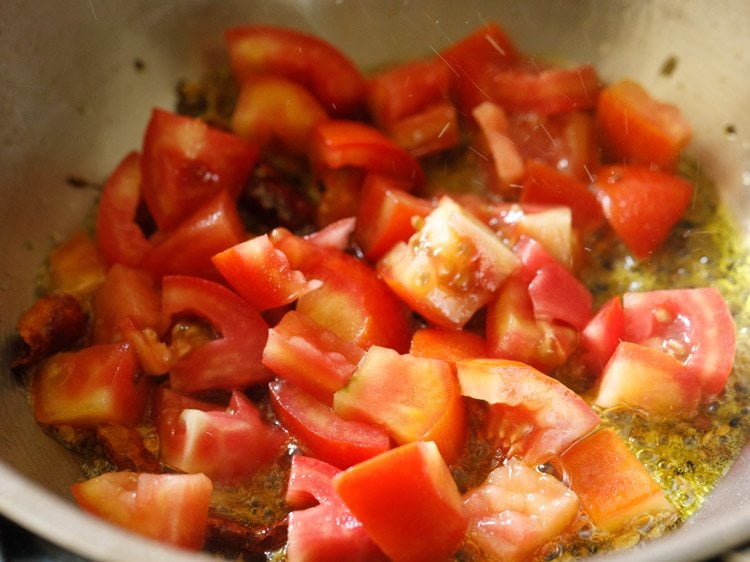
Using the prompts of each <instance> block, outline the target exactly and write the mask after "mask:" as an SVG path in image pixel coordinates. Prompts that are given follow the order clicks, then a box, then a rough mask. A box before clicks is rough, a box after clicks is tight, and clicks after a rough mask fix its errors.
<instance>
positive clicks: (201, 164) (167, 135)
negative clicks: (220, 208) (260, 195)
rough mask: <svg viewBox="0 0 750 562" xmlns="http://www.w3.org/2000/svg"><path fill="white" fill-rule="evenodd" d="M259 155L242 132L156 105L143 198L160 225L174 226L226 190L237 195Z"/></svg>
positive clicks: (149, 129)
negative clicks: (220, 128)
mask: <svg viewBox="0 0 750 562" xmlns="http://www.w3.org/2000/svg"><path fill="white" fill-rule="evenodd" d="M257 156H258V147H257V146H256V145H255V144H253V143H251V142H249V141H247V140H245V139H243V138H241V137H239V136H237V135H234V134H232V133H227V132H225V131H220V130H218V129H213V128H211V127H209V126H208V125H207V124H206V123H205V122H204V121H202V120H200V119H193V118H190V117H184V116H181V115H175V114H173V113H170V112H168V111H164V110H162V109H155V110H154V111H153V113H152V114H151V120H150V121H149V124H148V127H147V128H146V136H145V138H144V141H143V156H142V158H141V168H142V174H143V186H142V190H143V199H144V200H145V201H146V205H147V206H148V210H149V211H150V212H151V215H152V216H153V218H154V221H156V224H157V225H158V227H159V228H160V229H162V230H171V229H172V228H174V227H176V226H177V225H178V224H179V223H180V222H181V221H182V220H183V219H184V218H185V217H186V216H188V215H190V214H191V213H192V212H193V211H195V210H196V209H197V208H198V207H200V206H201V205H202V204H203V203H205V202H206V201H207V200H209V199H211V198H212V197H213V196H214V195H216V194H217V193H218V192H220V191H223V190H226V191H227V193H229V195H230V198H231V199H232V200H236V199H237V197H238V196H239V193H240V190H241V189H242V186H243V185H244V184H245V182H246V181H247V180H248V178H249V177H250V173H251V171H252V169H253V166H254V165H255V160H256V158H257Z"/></svg>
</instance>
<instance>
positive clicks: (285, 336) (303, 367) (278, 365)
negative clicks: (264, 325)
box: [263, 310, 364, 405]
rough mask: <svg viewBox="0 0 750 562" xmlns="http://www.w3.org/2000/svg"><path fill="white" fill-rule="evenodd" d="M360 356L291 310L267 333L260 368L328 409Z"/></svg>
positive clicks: (356, 349)
mask: <svg viewBox="0 0 750 562" xmlns="http://www.w3.org/2000/svg"><path fill="white" fill-rule="evenodd" d="M363 355H364V351H363V350H362V348H360V347H358V346H357V345H355V344H354V343H352V342H350V341H346V340H345V339H343V338H341V337H340V336H339V335H337V334H336V333H335V332H332V331H331V330H329V329H328V328H325V327H323V326H321V325H320V324H318V323H317V322H315V321H314V320H313V319H312V318H310V317H309V316H307V315H305V314H302V313H301V312H297V311H294V310H291V311H289V312H287V313H286V314H285V315H284V317H283V318H282V319H281V321H280V322H279V323H278V324H277V325H276V326H274V327H273V328H271V329H270V330H269V331H268V341H267V342H266V347H265V348H264V349H263V364H264V365H265V366H266V367H268V368H269V369H270V370H271V371H273V372H274V373H276V374H277V375H279V376H280V377H281V378H283V379H284V380H287V381H289V382H292V383H294V384H295V385H299V386H300V387H301V388H302V389H304V390H305V391H307V392H309V393H310V394H312V395H313V396H314V397H315V398H317V399H318V400H320V401H321V402H324V403H325V404H328V405H331V404H332V401H333V393H334V392H336V391H337V390H339V389H340V388H341V387H343V386H344V385H345V384H346V383H347V382H348V380H349V378H350V377H351V376H352V374H353V373H354V371H355V369H356V368H357V364H358V363H359V361H360V360H361V359H362V356H363Z"/></svg>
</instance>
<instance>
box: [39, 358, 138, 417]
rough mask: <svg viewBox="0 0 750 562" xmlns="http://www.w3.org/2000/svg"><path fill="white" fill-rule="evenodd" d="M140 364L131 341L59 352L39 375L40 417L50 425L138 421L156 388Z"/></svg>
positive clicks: (47, 362)
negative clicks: (141, 370) (143, 372)
mask: <svg viewBox="0 0 750 562" xmlns="http://www.w3.org/2000/svg"><path fill="white" fill-rule="evenodd" d="M137 368H138V360H137V358H136V356H135V353H133V350H132V349H131V347H130V345H128V344H127V343H120V344H116V343H112V344H99V345H93V346H90V347H86V348H84V349H82V350H80V351H71V352H64V353H57V354H56V355H53V356H52V357H50V358H49V359H47V360H46V361H45V362H44V363H43V364H42V365H41V367H40V369H39V370H38V371H37V372H36V373H35V374H34V378H33V380H32V383H31V396H32V403H33V408H34V417H35V418H36V420H37V421H38V422H39V423H42V424H46V425H72V426H81V427H92V426H95V425H99V424H103V423H120V424H124V425H134V424H136V423H138V422H139V421H140V420H141V418H142V417H143V414H144V412H145V410H146V403H147V401H148V396H149V393H150V390H151V385H150V384H149V382H148V379H147V378H146V377H139V376H138V372H137Z"/></svg>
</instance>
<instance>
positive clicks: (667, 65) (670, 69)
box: [659, 55, 678, 76]
mask: <svg viewBox="0 0 750 562" xmlns="http://www.w3.org/2000/svg"><path fill="white" fill-rule="evenodd" d="M677 62H678V59H677V57H676V56H674V55H672V56H670V57H668V58H667V60H665V61H664V63H663V64H662V65H661V69H660V70H659V74H661V75H662V76H672V74H674V71H675V69H676V68H677Z"/></svg>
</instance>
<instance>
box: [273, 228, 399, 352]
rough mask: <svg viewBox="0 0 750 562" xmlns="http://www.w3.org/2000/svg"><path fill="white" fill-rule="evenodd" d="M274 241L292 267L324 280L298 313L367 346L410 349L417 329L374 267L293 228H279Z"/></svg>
mask: <svg viewBox="0 0 750 562" xmlns="http://www.w3.org/2000/svg"><path fill="white" fill-rule="evenodd" d="M271 239H272V241H273V242H274V245H275V246H276V247H277V248H279V249H280V250H282V251H283V252H284V253H285V254H286V255H287V257H288V258H289V261H290V263H292V265H293V266H295V267H297V268H299V269H300V270H301V271H302V272H303V273H304V274H305V275H306V276H307V277H308V278H310V279H319V280H321V281H322V282H323V285H322V286H321V287H320V288H318V289H315V290H314V291H310V292H309V293H306V294H305V295H302V296H301V297H300V298H299V300H298V301H297V311H298V312H301V313H303V314H306V315H308V316H309V317H310V318H312V319H313V320H314V321H315V322H317V323H318V324H320V325H322V326H324V327H326V328H328V329H329V330H331V331H332V332H334V333H336V334H338V335H339V336H340V337H341V338H343V339H344V340H346V341H349V342H352V343H354V344H355V345H357V346H359V347H361V348H362V349H368V348H369V347H371V346H373V345H381V346H384V347H390V348H393V349H396V350H397V351H405V350H406V349H408V347H409V338H410V337H411V331H412V330H411V321H410V319H409V316H408V311H407V309H406V307H405V306H404V305H403V304H402V303H401V302H400V301H399V300H398V299H397V298H396V296H395V295H394V294H393V293H392V292H391V291H390V290H389V289H388V287H387V286H386V284H385V283H384V282H383V281H381V280H380V279H378V276H377V274H376V273H375V271H374V270H373V269H372V268H371V267H369V266H368V265H367V264H365V263H363V262H362V261H360V260H358V259H357V258H355V257H353V256H350V255H348V254H345V253H344V252H341V251H338V250H335V249H332V248H323V247H320V246H319V245H317V244H315V243H312V242H310V241H309V240H304V239H302V238H299V237H297V236H294V235H292V234H290V233H289V232H288V231H286V232H285V231H283V230H279V229H277V230H276V231H274V233H272V235H271Z"/></svg>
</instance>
